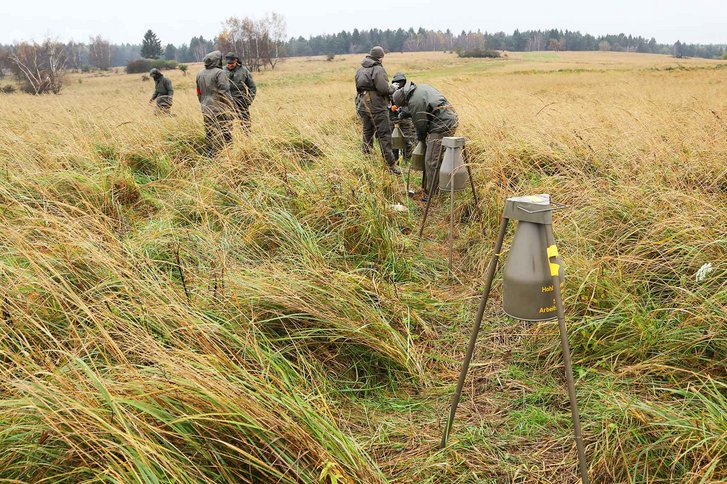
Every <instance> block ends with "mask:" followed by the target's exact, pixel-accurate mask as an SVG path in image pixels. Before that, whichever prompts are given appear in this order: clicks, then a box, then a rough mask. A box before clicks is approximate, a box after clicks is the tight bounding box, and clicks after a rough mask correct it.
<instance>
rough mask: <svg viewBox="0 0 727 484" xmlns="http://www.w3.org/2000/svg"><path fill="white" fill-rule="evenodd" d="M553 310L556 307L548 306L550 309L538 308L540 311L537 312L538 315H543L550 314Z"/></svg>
mask: <svg viewBox="0 0 727 484" xmlns="http://www.w3.org/2000/svg"><path fill="white" fill-rule="evenodd" d="M555 310H556V307H555V306H550V307H546V308H540V309H538V312H539V313H540V314H543V313H552V312H553V311H555Z"/></svg>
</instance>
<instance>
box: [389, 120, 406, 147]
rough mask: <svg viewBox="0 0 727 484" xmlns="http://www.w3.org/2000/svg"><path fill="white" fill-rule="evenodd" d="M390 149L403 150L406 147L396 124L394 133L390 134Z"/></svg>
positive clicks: (404, 139) (402, 135) (402, 134)
mask: <svg viewBox="0 0 727 484" xmlns="http://www.w3.org/2000/svg"><path fill="white" fill-rule="evenodd" d="M391 147H392V148H394V149H395V150H403V149H404V148H405V147H406V138H404V133H403V132H402V131H401V128H399V125H398V124H397V125H396V126H394V131H392V132H391Z"/></svg>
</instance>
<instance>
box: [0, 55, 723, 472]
mask: <svg viewBox="0 0 727 484" xmlns="http://www.w3.org/2000/svg"><path fill="white" fill-rule="evenodd" d="M359 60H360V59H359V56H348V57H345V58H340V57H336V58H335V59H334V61H333V62H326V61H325V59H322V58H311V59H297V60H293V59H291V60H287V61H286V62H284V63H283V64H281V67H279V68H278V69H276V70H275V71H268V72H263V73H260V74H257V75H256V80H257V82H258V86H259V96H258V99H257V100H256V102H255V104H254V105H253V108H252V116H253V135H252V136H250V137H248V136H245V135H244V134H242V132H241V131H240V130H239V128H238V130H237V131H236V133H235V143H234V145H233V147H232V148H230V149H229V150H227V151H225V152H223V153H221V154H219V155H218V156H217V157H215V158H214V159H210V158H207V157H205V156H203V152H204V150H203V135H202V126H201V114H200V112H199V106H198V103H197V101H196V97H195V95H194V90H193V84H194V73H195V72H196V67H193V68H192V69H190V75H188V76H186V77H183V76H182V74H181V73H179V72H176V73H172V74H170V75H171V78H172V80H173V81H174V83H175V91H176V95H175V105H174V108H173V110H174V112H175V114H176V115H175V116H174V117H168V118H167V117H155V116H153V115H152V112H151V108H150V107H149V106H148V105H147V104H146V101H147V100H148V97H149V95H150V93H151V89H152V86H151V85H149V83H144V82H142V81H141V80H140V77H139V76H137V75H125V74H120V73H117V74H115V73H107V74H101V75H99V74H74V75H71V76H69V79H68V84H67V87H66V88H65V89H64V91H63V92H62V94H61V95H59V96H46V97H39V98H36V97H31V96H27V95H23V94H10V95H0V121H2V130H0V229H1V230H0V481H2V482H33V483H38V482H73V483H76V482H99V481H108V482H200V481H208V482H212V481H214V482H256V483H257V482H305V483H309V482H310V483H314V482H321V483H331V484H336V483H342V482H346V483H375V482H412V483H415V482H416V483H420V482H430V483H458V482H459V483H465V482H467V483H472V482H577V479H578V478H577V475H578V472H577V461H576V453H575V445H574V443H573V438H572V425H571V421H570V410H569V406H568V396H567V393H566V389H565V378H564V375H563V367H562V362H561V355H560V347H559V339H558V338H559V337H558V329H557V323H556V322H547V323H538V324H533V323H522V322H517V321H514V320H511V319H509V318H508V317H506V316H505V315H504V314H503V313H502V310H501V306H500V300H501V299H500V279H499V278H498V279H496V283H495V286H494V291H493V297H492V298H491V301H490V304H489V306H488V308H487V311H486V313H485V324H484V326H483V329H482V331H481V333H480V336H479V344H478V348H477V351H476V353H475V357H474V360H473V366H472V368H471V370H470V374H469V377H468V379H467V382H466V385H465V392H464V396H463V401H462V404H461V405H460V408H459V411H458V418H457V422H456V424H455V426H454V429H453V432H452V435H451V438H450V445H449V447H448V448H447V449H446V450H443V451H440V450H438V449H437V446H438V443H439V440H440V438H441V432H442V430H443V424H444V421H445V418H446V413H447V411H448V405H449V402H450V397H451V394H452V392H453V391H454V386H455V383H456V378H457V374H458V372H459V369H460V362H461V361H462V358H463V355H464V350H465V345H466V341H467V339H468V333H469V330H470V327H471V324H472V320H473V317H474V313H475V310H476V307H477V303H478V298H479V293H480V290H481V286H482V283H483V280H482V279H483V274H484V269H485V266H486V263H487V261H488V260H489V257H490V255H491V248H492V244H493V242H494V237H495V236H496V231H497V226H498V224H499V217H500V214H501V210H502V206H503V203H504V200H505V199H506V198H507V197H508V196H513V195H523V194H531V193H544V192H545V193H550V194H551V195H552V196H553V198H554V200H555V201H557V202H560V203H564V204H567V205H568V206H569V208H568V209H567V210H564V211H561V212H558V213H557V215H556V220H555V231H556V238H557V239H558V245H559V248H560V252H561V255H562V257H563V260H564V264H565V266H566V279H565V285H564V295H565V304H566V313H567V323H568V328H569V338H570V342H571V346H572V351H573V359H574V365H575V374H576V375H575V376H576V385H577V390H578V399H579V404H580V410H581V420H582V424H583V431H584V436H585V440H586V445H587V456H588V460H589V462H590V475H591V478H592V480H593V482H634V483H637V482H639V483H640V482H704V483H707V482H720V481H722V480H725V479H727V367H726V358H727V328H726V327H725V307H726V306H727V290H726V288H725V281H726V280H727V277H726V276H727V265H726V262H725V261H726V258H725V254H726V252H727V216H726V215H725V214H726V213H727V172H726V166H727V164H726V163H725V160H727V97H726V96H725V94H724V92H725V86H727V84H726V83H727V77H725V73H727V68H726V67H725V66H726V65H725V64H724V63H722V64H720V63H719V62H716V61H715V62H712V61H704V60H699V61H698V60H677V59H671V58H668V57H663V56H652V55H637V54H614V53H578V54H576V53H559V54H556V55H555V56H551V57H548V58H543V57H542V56H540V57H539V56H537V55H535V54H532V55H531V54H510V56H509V57H508V58H507V59H506V60H464V59H457V58H456V57H455V56H454V55H451V54H441V53H429V54H391V55H387V57H386V58H385V67H386V68H387V70H388V71H389V73H390V74H393V72H395V71H397V70H403V71H405V72H407V73H408V74H409V76H410V78H412V79H413V80H414V81H415V82H417V81H419V82H426V83H431V84H433V85H435V86H436V87H438V88H439V89H440V90H441V91H443V92H444V93H445V95H446V96H447V97H448V98H449V99H450V100H451V101H452V102H453V103H454V105H455V108H456V109H457V111H458V112H459V113H460V115H461V125H460V130H459V133H458V134H461V135H462V136H464V137H465V138H466V140H467V146H468V150H469V155H470V161H471V162H472V163H473V173H474V177H475V182H476V186H477V189H478V194H479V198H480V208H481V210H482V213H483V216H482V218H481V219H480V218H478V216H477V215H476V214H477V212H476V211H475V210H474V205H473V203H474V202H473V199H472V197H471V195H470V194H469V193H468V192H464V193H461V194H459V195H458V196H457V200H456V207H455V209H456V221H457V224H456V241H455V259H454V273H453V274H451V275H450V274H449V273H448V271H447V230H448V227H449V219H448V208H449V204H448V201H445V197H441V198H439V199H437V200H436V201H435V203H434V210H433V212H432V213H431V214H430V219H429V220H430V223H429V224H428V226H427V230H426V232H425V235H424V238H423V240H422V241H421V243H420V242H419V240H418V238H417V236H416V234H417V231H418V224H419V222H420V220H421V215H422V212H423V206H422V204H421V203H419V202H416V201H414V200H411V199H407V198H406V196H405V187H404V180H403V178H397V177H392V176H390V175H388V174H387V173H386V172H385V170H384V169H383V161H382V160H380V159H379V158H377V157H366V156H364V155H362V154H361V153H360V150H359V136H360V132H359V129H360V128H359V125H358V121H357V117H356V114H355V111H354V109H353V94H354V92H353V81H352V79H353V72H354V70H355V68H356V65H357V63H358V61H359ZM418 183H419V178H418V176H414V177H413V181H412V184H413V185H414V186H418ZM395 203H402V204H405V205H406V206H407V207H408V208H409V211H408V212H399V211H396V210H393V209H392V208H391V205H392V204H395ZM510 235H511V234H510ZM508 240H509V239H508ZM705 264H711V271H708V272H707V273H706V275H704V277H697V272H698V271H699V270H700V268H702V267H703V266H704V265H705ZM703 272H704V270H703Z"/></svg>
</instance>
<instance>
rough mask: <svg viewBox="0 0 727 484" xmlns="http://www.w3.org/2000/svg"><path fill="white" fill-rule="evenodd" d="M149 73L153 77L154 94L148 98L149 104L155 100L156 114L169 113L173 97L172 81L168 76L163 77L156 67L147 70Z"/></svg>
mask: <svg viewBox="0 0 727 484" xmlns="http://www.w3.org/2000/svg"><path fill="white" fill-rule="evenodd" d="M149 75H150V76H151V77H152V78H153V79H154V94H153V95H152V97H151V99H149V104H151V103H153V102H154V101H156V102H157V107H156V111H155V112H156V114H169V113H170V112H171V109H172V98H173V97H174V89H173V88H172V81H171V80H170V79H169V78H168V77H164V75H163V74H162V72H161V71H160V70H159V69H157V68H156V67H155V68H154V69H152V70H150V71H149Z"/></svg>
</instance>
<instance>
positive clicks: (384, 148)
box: [356, 46, 401, 175]
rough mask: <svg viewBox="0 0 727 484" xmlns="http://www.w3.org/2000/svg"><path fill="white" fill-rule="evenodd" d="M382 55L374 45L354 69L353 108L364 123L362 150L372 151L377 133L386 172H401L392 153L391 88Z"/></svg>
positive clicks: (380, 50)
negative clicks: (354, 99) (382, 62)
mask: <svg viewBox="0 0 727 484" xmlns="http://www.w3.org/2000/svg"><path fill="white" fill-rule="evenodd" d="M383 58H384V49H383V48H382V47H379V46H376V47H374V48H373V49H371V52H370V53H369V55H367V56H366V57H365V58H364V60H363V61H362V62H361V67H359V68H358V70H357V71H356V92H357V94H356V111H357V112H358V115H359V117H360V118H361V122H362V123H363V142H362V144H361V147H362V150H363V152H364V153H371V151H372V150H373V147H374V136H376V138H378V140H379V146H380V147H381V154H382V155H383V156H384V159H385V160H386V164H387V165H388V167H389V171H390V172H391V173H393V174H396V175H400V174H401V171H400V170H399V168H397V166H396V160H395V159H394V153H393V152H392V150H391V123H390V122H389V96H390V95H391V93H392V92H393V88H391V87H390V86H389V78H388V76H387V75H386V71H385V70H384V67H383V66H382V65H381V60H382V59H383Z"/></svg>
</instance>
